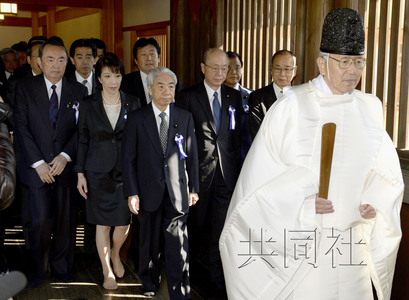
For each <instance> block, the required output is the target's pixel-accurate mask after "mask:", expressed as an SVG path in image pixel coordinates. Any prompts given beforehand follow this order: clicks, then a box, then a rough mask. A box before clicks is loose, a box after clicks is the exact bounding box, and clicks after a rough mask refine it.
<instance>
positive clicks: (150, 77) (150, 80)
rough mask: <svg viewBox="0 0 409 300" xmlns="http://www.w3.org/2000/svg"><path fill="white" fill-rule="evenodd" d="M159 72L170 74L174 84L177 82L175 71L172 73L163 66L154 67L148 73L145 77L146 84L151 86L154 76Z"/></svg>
mask: <svg viewBox="0 0 409 300" xmlns="http://www.w3.org/2000/svg"><path fill="white" fill-rule="evenodd" d="M161 74H168V75H170V76H171V77H172V79H173V80H174V81H175V86H176V84H177V83H178V78H177V77H176V75H175V73H173V72H172V71H171V70H169V69H168V68H165V67H156V68H153V69H152V70H151V71H150V72H149V74H148V78H147V81H148V86H150V87H153V84H154V83H155V79H156V77H158V76H159V75H161Z"/></svg>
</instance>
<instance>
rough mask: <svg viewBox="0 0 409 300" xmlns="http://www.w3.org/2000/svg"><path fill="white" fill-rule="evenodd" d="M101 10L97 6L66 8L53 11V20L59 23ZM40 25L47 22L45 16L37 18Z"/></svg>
mask: <svg viewBox="0 0 409 300" xmlns="http://www.w3.org/2000/svg"><path fill="white" fill-rule="evenodd" d="M100 12H101V10H100V9H97V8H66V9H62V10H59V11H56V12H55V22H56V23H60V22H64V21H68V20H72V19H76V18H80V17H84V16H88V15H92V14H96V13H100ZM39 24H40V26H43V25H46V24H47V16H42V17H40V18H39Z"/></svg>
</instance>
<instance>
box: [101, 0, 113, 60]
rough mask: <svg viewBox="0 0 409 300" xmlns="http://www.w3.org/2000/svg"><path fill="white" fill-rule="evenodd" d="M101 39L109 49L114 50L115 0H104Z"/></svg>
mask: <svg viewBox="0 0 409 300" xmlns="http://www.w3.org/2000/svg"><path fill="white" fill-rule="evenodd" d="M101 2H102V12H101V40H103V41H104V42H105V44H106V46H107V51H109V52H113V51H114V32H113V31H114V28H113V24H114V13H113V10H114V3H113V2H114V0H102V1H101Z"/></svg>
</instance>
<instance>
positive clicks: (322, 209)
mask: <svg viewBox="0 0 409 300" xmlns="http://www.w3.org/2000/svg"><path fill="white" fill-rule="evenodd" d="M333 212H334V207H333V206H332V202H331V201H329V200H327V199H324V198H320V197H318V195H317V196H316V197H315V213H317V214H330V213H333Z"/></svg>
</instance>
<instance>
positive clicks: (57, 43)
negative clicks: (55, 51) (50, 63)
mask: <svg viewBox="0 0 409 300" xmlns="http://www.w3.org/2000/svg"><path fill="white" fill-rule="evenodd" d="M47 45H50V46H56V47H61V48H63V49H64V52H65V54H66V55H67V59H68V52H67V49H66V48H65V47H64V45H63V44H61V43H59V42H58V39H53V40H50V39H49V40H48V41H47V42H45V43H43V44H42V45H41V46H40V49H38V56H39V57H40V58H42V57H43V51H44V47H45V46H47Z"/></svg>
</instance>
